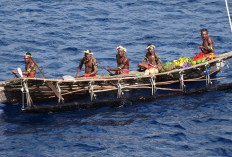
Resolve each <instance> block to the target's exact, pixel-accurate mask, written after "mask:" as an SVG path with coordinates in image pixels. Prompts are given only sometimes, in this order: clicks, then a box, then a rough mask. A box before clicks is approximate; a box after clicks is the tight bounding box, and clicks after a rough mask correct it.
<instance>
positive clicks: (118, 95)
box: [117, 80, 123, 98]
mask: <svg viewBox="0 0 232 157" xmlns="http://www.w3.org/2000/svg"><path fill="white" fill-rule="evenodd" d="M120 81H121V80H118V83H117V88H118V94H117V98H122V95H123V92H122V85H121V83H120Z"/></svg>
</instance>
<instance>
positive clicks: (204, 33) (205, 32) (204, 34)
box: [201, 28, 208, 40]
mask: <svg viewBox="0 0 232 157" xmlns="http://www.w3.org/2000/svg"><path fill="white" fill-rule="evenodd" d="M201 37H202V39H203V40H205V39H206V38H207V37H208V30H207V29H206V28H203V29H202V30H201Z"/></svg>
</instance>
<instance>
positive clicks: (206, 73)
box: [205, 62, 212, 86]
mask: <svg viewBox="0 0 232 157" xmlns="http://www.w3.org/2000/svg"><path fill="white" fill-rule="evenodd" d="M205 80H206V86H208V85H210V84H212V82H211V80H210V71H209V63H208V62H207V63H206V65H205Z"/></svg>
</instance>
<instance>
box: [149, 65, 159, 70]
mask: <svg viewBox="0 0 232 157" xmlns="http://www.w3.org/2000/svg"><path fill="white" fill-rule="evenodd" d="M151 68H157V67H156V66H155V65H152V64H148V69H151Z"/></svg>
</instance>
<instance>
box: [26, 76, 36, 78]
mask: <svg viewBox="0 0 232 157" xmlns="http://www.w3.org/2000/svg"><path fill="white" fill-rule="evenodd" d="M27 78H35V76H27Z"/></svg>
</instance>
